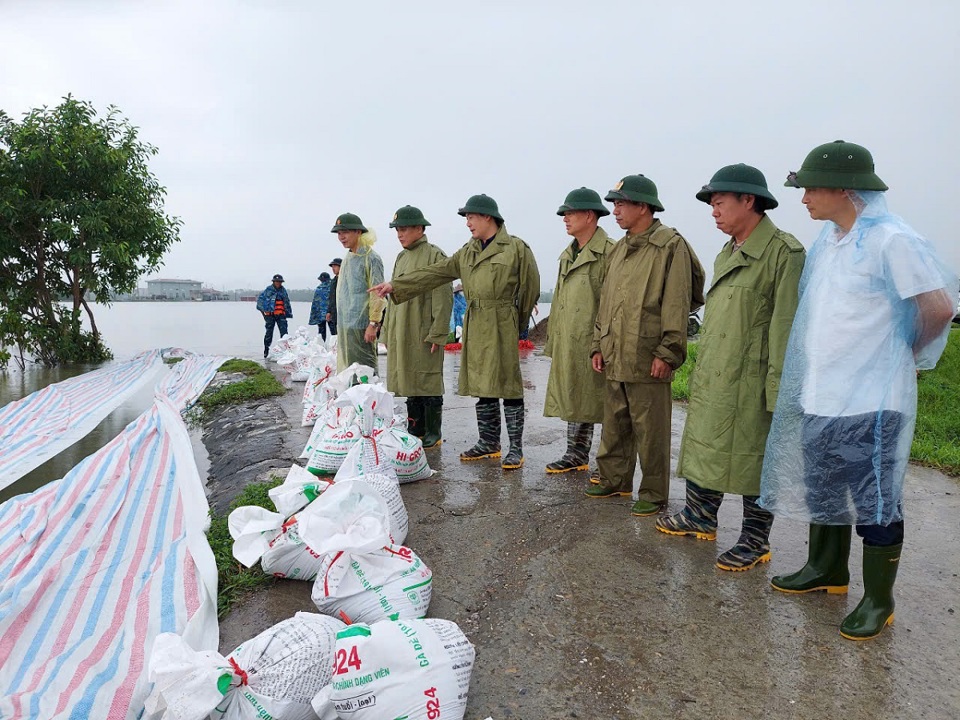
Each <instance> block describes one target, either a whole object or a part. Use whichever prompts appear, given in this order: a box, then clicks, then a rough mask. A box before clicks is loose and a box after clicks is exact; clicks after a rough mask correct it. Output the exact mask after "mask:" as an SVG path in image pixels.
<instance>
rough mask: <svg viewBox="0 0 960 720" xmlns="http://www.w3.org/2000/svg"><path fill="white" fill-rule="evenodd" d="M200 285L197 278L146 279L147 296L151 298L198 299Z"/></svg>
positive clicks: (199, 296)
mask: <svg viewBox="0 0 960 720" xmlns="http://www.w3.org/2000/svg"><path fill="white" fill-rule="evenodd" d="M202 286H203V283H201V282H200V281H199V280H176V279H165V278H159V279H157V280H147V296H148V297H149V298H150V299H151V300H194V299H196V300H200V299H201V298H202V290H201V288H202Z"/></svg>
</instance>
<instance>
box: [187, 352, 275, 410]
mask: <svg viewBox="0 0 960 720" xmlns="http://www.w3.org/2000/svg"><path fill="white" fill-rule="evenodd" d="M220 372H225V373H242V374H243V375H246V377H245V378H244V379H243V380H239V381H237V382H234V383H230V384H229V385H224V386H223V387H219V388H217V389H216V390H211V391H210V392H206V393H204V394H203V395H201V396H200V399H199V400H197V404H198V405H199V406H200V407H202V408H204V409H205V410H209V409H210V408H215V407H219V406H220V405H236V404H238V403H242V402H246V401H247V400H258V399H260V398H265V397H274V396H277V395H283V394H284V393H286V392H287V391H286V390H285V389H284V387H283V385H281V384H280V381H279V380H277V379H276V378H275V377H274V376H273V373H272V372H270V371H269V370H267V369H266V368H265V367H263V366H262V365H260V364H259V363H256V362H254V361H253V360H237V359H236V358H234V359H233V360H227V362H225V363H224V364H223V365H221V366H220Z"/></svg>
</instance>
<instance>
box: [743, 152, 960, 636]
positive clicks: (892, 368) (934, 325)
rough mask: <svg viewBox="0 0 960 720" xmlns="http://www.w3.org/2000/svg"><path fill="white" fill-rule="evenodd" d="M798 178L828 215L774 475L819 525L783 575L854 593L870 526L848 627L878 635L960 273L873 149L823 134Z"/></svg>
mask: <svg viewBox="0 0 960 720" xmlns="http://www.w3.org/2000/svg"><path fill="white" fill-rule="evenodd" d="M786 185H787V186H792V187H799V188H803V189H804V193H803V204H804V205H805V206H806V208H807V211H808V212H809V213H810V217H811V218H813V219H814V220H824V221H825V225H824V227H823V229H822V230H821V232H820V236H819V237H818V238H817V240H816V242H815V243H814V244H813V245H812V246H811V248H810V252H809V253H808V254H807V262H806V267H805V268H804V272H803V281H802V283H801V289H800V303H799V305H798V307H797V313H796V317H795V318H794V322H793V329H792V331H791V333H790V340H789V344H788V347H787V355H786V360H785V362H784V368H783V375H782V380H781V383H780V392H779V397H778V399H777V408H776V410H775V411H774V414H773V423H772V425H771V427H770V434H769V437H768V438H767V447H766V453H765V456H764V459H763V470H762V474H761V479H760V504H761V505H762V506H763V507H764V508H766V509H767V510H770V511H772V512H773V513H774V515H776V516H777V517H787V518H790V519H794V520H802V521H805V522H808V523H810V542H809V546H808V556H807V563H806V565H804V566H803V567H802V568H801V569H800V570H798V571H797V572H794V573H790V574H788V575H778V576H776V577H774V578H773V580H772V582H771V584H772V585H773V587H774V588H775V589H777V590H780V591H781V592H785V593H797V594H800V593H809V592H815V591H826V592H828V593H836V594H843V593H846V592H847V588H848V584H849V581H850V570H849V565H848V562H849V556H850V540H851V530H850V526H851V525H856V530H857V535H859V536H860V537H861V538H863V599H861V600H860V603H859V604H858V605H857V607H856V608H854V610H853V612H851V613H850V614H849V615H847V617H846V618H845V619H844V620H843V622H842V624H841V625H840V634H841V635H842V636H843V637H845V638H848V639H850V640H867V639H869V638H872V637H875V636H877V635H879V634H880V633H881V632H882V631H883V629H884V628H885V627H886V626H887V625H890V624H891V623H892V622H893V610H894V600H893V585H894V582H895V581H896V577H897V568H898V566H899V562H900V551H901V549H902V547H903V536H904V526H903V481H904V476H905V475H906V467H907V462H908V460H909V457H910V445H911V442H912V440H913V429H914V423H915V422H916V413H917V371H918V370H924V369H929V368H932V367H934V365H936V362H937V360H938V359H939V357H940V355H941V353H942V352H943V349H944V347H945V346H946V343H947V337H948V335H949V332H950V320H951V318H952V317H953V312H954V303H955V302H956V298H957V276H956V274H955V273H954V272H952V271H950V270H948V269H947V268H946V267H945V266H944V265H943V263H941V262H940V260H939V259H938V257H937V253H936V251H935V250H934V248H933V246H932V245H931V244H930V243H929V242H927V241H926V240H925V239H924V238H922V237H921V236H920V235H918V234H917V232H916V231H915V230H913V229H912V228H911V227H910V226H909V225H907V224H906V223H905V222H904V221H903V219H902V218H900V217H898V216H896V215H894V214H892V213H891V212H890V211H889V210H888V209H887V204H886V199H885V195H884V192H885V191H886V189H887V186H886V184H885V183H884V182H883V181H882V180H881V179H880V178H879V177H878V176H877V174H876V172H875V170H874V165H873V156H872V155H871V154H870V152H869V151H868V150H867V149H866V148H865V147H863V146H861V145H857V144H855V143H848V142H845V141H843V140H837V141H835V142H832V143H826V144H825V145H820V146H819V147H816V148H814V149H813V150H812V151H811V152H810V153H809V154H808V155H807V157H806V159H805V160H804V161H803V165H802V166H801V168H800V170H799V172H796V173H791V174H790V175H789V176H788V177H787V182H786Z"/></svg>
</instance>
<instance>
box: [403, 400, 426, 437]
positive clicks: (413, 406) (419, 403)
mask: <svg viewBox="0 0 960 720" xmlns="http://www.w3.org/2000/svg"><path fill="white" fill-rule="evenodd" d="M424 410H425V408H424V406H423V398H422V397H408V398H407V432H408V433H410V434H411V435H414V436H416V437H418V438H422V437H423V433H424V430H425V427H424V426H425V424H426V423H425V419H424Z"/></svg>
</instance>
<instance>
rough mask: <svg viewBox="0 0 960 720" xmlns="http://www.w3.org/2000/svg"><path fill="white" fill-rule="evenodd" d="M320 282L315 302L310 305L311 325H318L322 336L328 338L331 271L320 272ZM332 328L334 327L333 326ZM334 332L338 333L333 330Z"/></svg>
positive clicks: (314, 294)
mask: <svg viewBox="0 0 960 720" xmlns="http://www.w3.org/2000/svg"><path fill="white" fill-rule="evenodd" d="M317 280H319V281H320V284H319V285H317V289H316V290H315V291H314V293H313V304H311V305H310V320H309V323H308V324H310V325H316V326H317V328H318V329H319V331H320V337H322V338H323V339H324V340H326V339H327V312H328V308H329V307H330V288H331V282H330V273H325V272H323V273H320V276H319V277H318V278H317ZM331 329H332V328H331ZM332 334H336V330H333V332H332Z"/></svg>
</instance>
